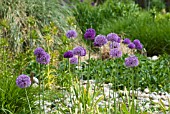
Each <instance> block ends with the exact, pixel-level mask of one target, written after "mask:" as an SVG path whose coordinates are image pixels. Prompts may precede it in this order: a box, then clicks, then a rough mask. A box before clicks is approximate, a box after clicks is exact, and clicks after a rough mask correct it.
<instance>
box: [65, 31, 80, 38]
mask: <svg viewBox="0 0 170 114" xmlns="http://www.w3.org/2000/svg"><path fill="white" fill-rule="evenodd" d="M66 36H67V38H76V37H77V32H76V31H75V30H68V31H67V33H66Z"/></svg>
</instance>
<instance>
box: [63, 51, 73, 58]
mask: <svg viewBox="0 0 170 114" xmlns="http://www.w3.org/2000/svg"><path fill="white" fill-rule="evenodd" d="M72 57H73V51H72V50H69V51H67V52H65V53H64V58H72Z"/></svg>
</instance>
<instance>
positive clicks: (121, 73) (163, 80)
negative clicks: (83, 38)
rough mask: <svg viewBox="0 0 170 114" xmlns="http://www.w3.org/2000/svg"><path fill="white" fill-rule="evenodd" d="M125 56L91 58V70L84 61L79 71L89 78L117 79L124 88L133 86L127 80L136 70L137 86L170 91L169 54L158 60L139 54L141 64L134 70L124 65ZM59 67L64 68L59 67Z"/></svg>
mask: <svg viewBox="0 0 170 114" xmlns="http://www.w3.org/2000/svg"><path fill="white" fill-rule="evenodd" d="M125 57H126V55H124V57H123V58H122V59H118V60H117V62H115V61H114V60H113V59H110V60H105V61H101V60H95V59H91V60H90V64H91V65H90V70H89V71H90V72H88V66H87V65H86V64H83V63H82V67H83V70H82V71H79V73H80V75H81V77H83V78H84V79H87V77H88V76H89V75H90V79H94V80H98V81H99V82H103V81H104V82H105V83H113V82H114V81H116V88H119V89H121V90H122V89H123V88H124V87H125V86H126V87H128V85H130V87H131V84H132V81H131V80H130V83H128V81H127V80H128V77H129V76H132V75H134V72H135V74H136V75H135V77H134V78H135V88H139V87H141V89H142V90H144V89H145V88H146V87H149V88H150V89H151V90H152V91H159V90H161V91H169V88H170V85H169V83H168V81H169V78H170V77H169V68H168V66H169V62H168V61H169V60H170V57H169V56H167V55H164V56H162V57H160V59H158V60H157V61H153V60H149V59H148V58H146V57H143V56H140V55H138V57H139V60H140V65H139V66H138V67H137V68H135V69H134V71H133V72H132V71H131V70H130V69H129V68H126V67H125V66H124V58H125ZM103 64H104V65H103ZM101 66H102V67H101ZM59 69H63V68H62V67H59ZM102 69H103V70H102ZM63 70H64V69H63ZM72 70H75V66H72ZM81 77H80V78H81ZM65 81H66V80H65Z"/></svg>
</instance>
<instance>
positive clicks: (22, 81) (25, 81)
mask: <svg viewBox="0 0 170 114" xmlns="http://www.w3.org/2000/svg"><path fill="white" fill-rule="evenodd" d="M16 84H17V86H18V87H20V88H27V87H29V86H30V85H31V79H30V77H29V76H27V75H25V74H22V75H20V76H18V77H17V79H16Z"/></svg>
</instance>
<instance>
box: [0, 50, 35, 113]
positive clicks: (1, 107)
mask: <svg viewBox="0 0 170 114" xmlns="http://www.w3.org/2000/svg"><path fill="white" fill-rule="evenodd" d="M4 48H5V47H3V48H2V49H4ZM2 49H1V50H0V51H1V52H2V54H1V55H0V60H1V62H0V67H1V68H2V69H1V71H0V113H1V114H16V113H19V112H20V113H25V114H30V112H29V108H28V103H27V100H26V94H25V91H24V89H21V88H19V87H17V86H16V78H17V77H18V76H19V75H21V73H23V74H25V73H26V72H24V70H23V68H24V66H25V64H27V63H28V62H29V58H26V57H25V55H18V57H13V58H11V54H10V53H8V51H9V50H2ZM26 54H29V53H26ZM14 58H15V59H14ZM13 59H14V60H13ZM27 75H29V73H28V74H27ZM27 91H28V97H29V100H30V104H31V107H32V110H35V104H34V102H35V100H36V98H35V97H34V95H36V93H37V90H35V89H34V88H32V87H30V88H27ZM33 107H34V108H33Z"/></svg>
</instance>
